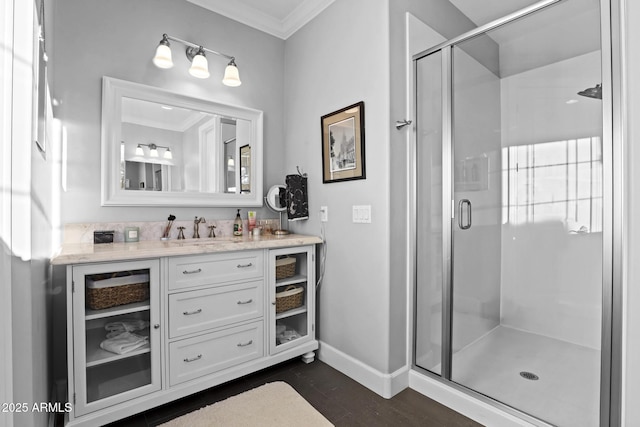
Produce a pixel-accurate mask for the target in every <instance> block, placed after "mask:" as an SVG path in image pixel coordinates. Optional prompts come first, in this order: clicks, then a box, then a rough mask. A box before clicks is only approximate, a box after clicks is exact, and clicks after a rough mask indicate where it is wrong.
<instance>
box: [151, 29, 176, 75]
mask: <svg viewBox="0 0 640 427" xmlns="http://www.w3.org/2000/svg"><path fill="white" fill-rule="evenodd" d="M169 46H170V45H169V40H167V37H166V35H165V36H164V37H163V38H162V41H160V44H159V45H158V48H157V49H156V56H154V57H153V63H154V64H155V66H156V67H158V68H171V67H173V60H172V59H171V48H170V47H169Z"/></svg>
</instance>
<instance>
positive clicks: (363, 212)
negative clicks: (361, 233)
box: [352, 205, 371, 224]
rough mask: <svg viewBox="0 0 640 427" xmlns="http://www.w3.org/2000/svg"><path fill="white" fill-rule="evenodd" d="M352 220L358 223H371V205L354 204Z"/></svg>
mask: <svg viewBox="0 0 640 427" xmlns="http://www.w3.org/2000/svg"><path fill="white" fill-rule="evenodd" d="M352 217H353V222H354V223H358V224H371V205H358V206H356V205H354V206H353V215H352Z"/></svg>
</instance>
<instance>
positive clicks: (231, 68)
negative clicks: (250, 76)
mask: <svg viewBox="0 0 640 427" xmlns="http://www.w3.org/2000/svg"><path fill="white" fill-rule="evenodd" d="M222 83H223V84H224V85H226V86H240V85H241V84H242V82H241V81H240V73H239V72H238V67H236V63H235V62H234V61H233V60H231V62H229V65H227V68H225V69H224V77H223V78H222Z"/></svg>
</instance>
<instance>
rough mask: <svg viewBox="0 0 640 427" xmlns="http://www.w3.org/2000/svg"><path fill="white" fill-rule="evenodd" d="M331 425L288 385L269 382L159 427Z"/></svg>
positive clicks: (308, 426) (296, 426)
mask: <svg viewBox="0 0 640 427" xmlns="http://www.w3.org/2000/svg"><path fill="white" fill-rule="evenodd" d="M213 426H225V427H253V426H260V427H271V426H273V427H286V426H291V427H299V426H305V427H316V426H317V427H329V426H333V424H331V423H330V422H329V421H328V420H327V419H326V418H325V417H323V416H322V414H320V412H318V411H316V410H315V408H314V407H313V406H311V405H310V404H309V402H307V401H306V400H304V398H303V397H302V396H300V395H299V394H298V393H297V392H296V391H295V390H294V389H293V388H292V387H291V386H290V385H289V384H287V383H284V382H274V383H268V384H265V385H263V386H260V387H258V388H254V389H253V390H249V391H246V392H244V393H242V394H239V395H237V396H233V397H230V398H228V399H226V400H222V401H220V402H217V403H214V404H213V405H210V406H206V407H204V408H202V409H198V410H197V411H194V412H191V413H189V414H187V415H183V416H181V417H178V418H175V419H173V420H171V421H169V422H168V423H165V424H162V426H161V427H213Z"/></svg>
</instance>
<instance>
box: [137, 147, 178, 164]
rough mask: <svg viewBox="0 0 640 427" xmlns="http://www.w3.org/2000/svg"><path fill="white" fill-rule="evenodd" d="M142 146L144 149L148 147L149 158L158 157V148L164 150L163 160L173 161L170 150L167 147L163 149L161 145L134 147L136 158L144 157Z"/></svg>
mask: <svg viewBox="0 0 640 427" xmlns="http://www.w3.org/2000/svg"><path fill="white" fill-rule="evenodd" d="M142 146H145V147H149V156H150V157H160V155H159V153H158V148H164V149H165V152H164V154H163V155H162V157H164V158H165V159H169V160H171V159H173V154H171V149H170V148H169V147H165V146H162V145H156V144H153V143H151V144H138V146H137V147H136V156H144V150H143V149H142Z"/></svg>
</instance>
